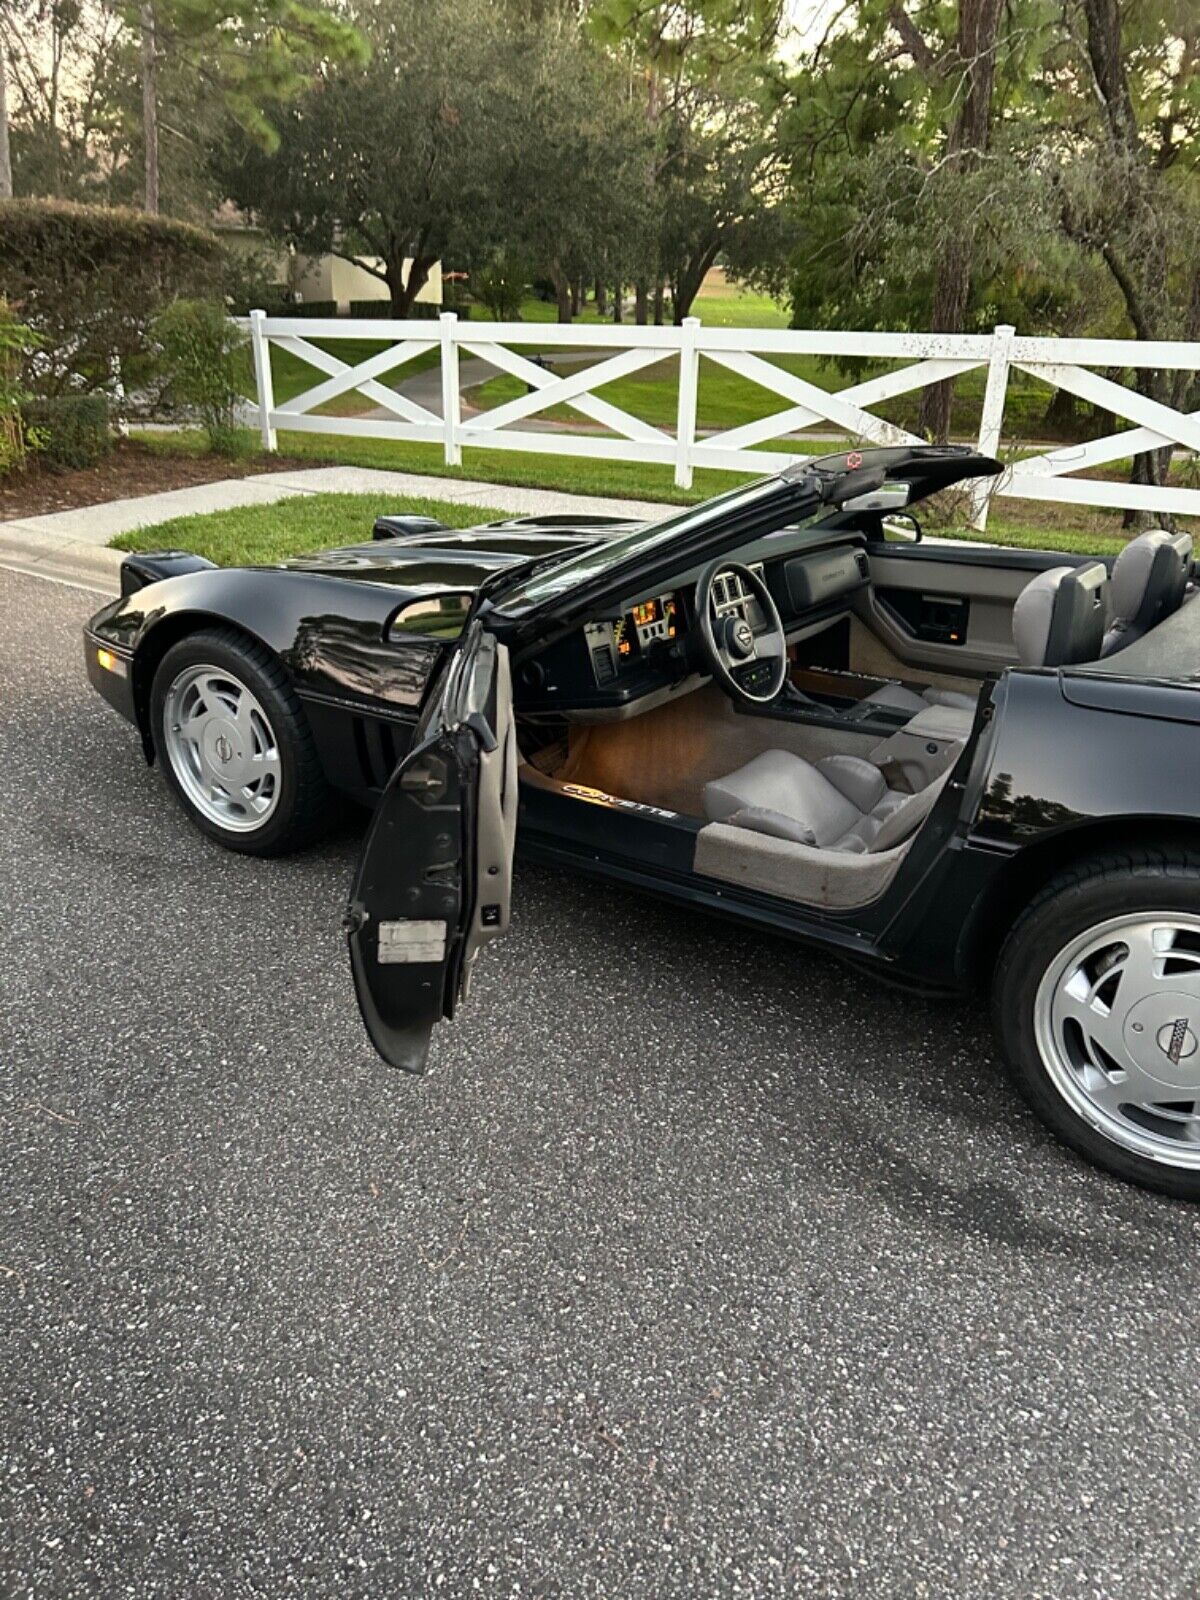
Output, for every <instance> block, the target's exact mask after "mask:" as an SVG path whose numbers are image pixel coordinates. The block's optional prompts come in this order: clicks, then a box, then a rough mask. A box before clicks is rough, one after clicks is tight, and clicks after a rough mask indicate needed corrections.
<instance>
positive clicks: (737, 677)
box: [696, 560, 788, 706]
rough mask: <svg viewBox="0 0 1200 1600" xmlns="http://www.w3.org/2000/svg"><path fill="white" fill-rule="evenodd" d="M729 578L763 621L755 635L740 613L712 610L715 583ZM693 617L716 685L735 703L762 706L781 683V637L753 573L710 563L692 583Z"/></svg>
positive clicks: (767, 596) (731, 565) (773, 609)
mask: <svg viewBox="0 0 1200 1600" xmlns="http://www.w3.org/2000/svg"><path fill="white" fill-rule="evenodd" d="M731 576H732V577H736V578H739V579H740V580H741V585H742V590H743V592H744V593H749V594H750V595H752V596H753V597H754V599H755V600H757V601H758V604H759V607H760V609H761V611H762V613H763V616H764V617H765V618H766V619H767V621H766V627H765V628H763V629H762V630H761V632H759V633H755V631H754V629H753V628H752V627H751V625H750V622H749V619H748V618H746V617H745V616H743V615H742V612H741V611H740V610H737V609H735V608H733V607H726V608H725V609H723V610H722V611H718V610H717V600H716V597H715V595H714V593H713V590H714V587H715V585H716V581H717V579H718V578H720V577H731ZM696 612H697V616H698V617H699V621H700V638H701V640H702V641H703V644H704V652H705V654H706V655H707V657H708V664H709V666H710V668H711V669H712V675H713V677H714V678H715V680H716V681H717V683H719V684H720V686H721V688H722V689H724V690H725V693H726V694H728V695H730V696H732V698H733V699H735V700H745V701H748V702H749V703H750V704H751V705H755V706H762V705H768V704H769V703H770V702H771V701H772V700H774V699H775V697H776V695H778V694H779V692H780V690H781V689H782V688H783V686H784V683H785V682H786V680H787V665H788V661H787V635H786V634H785V633H784V631H783V623H782V622H781V621H780V618H779V611H778V609H777V607H776V605H775V602H774V600H773V599H772V598H771V591H770V590H769V589H768V588H767V586H766V584H765V583H764V582H763V580H762V579H761V578H760V577H759V575H758V573H757V572H751V570H750V568H749V567H743V566H741V565H740V564H739V563H738V562H736V561H725V560H718V561H714V562H713V563H712V565H711V566H709V567H706V568H705V569H704V571H703V572H702V573H701V574H700V580H699V582H698V583H697V584H696Z"/></svg>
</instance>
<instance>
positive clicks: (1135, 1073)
mask: <svg viewBox="0 0 1200 1600" xmlns="http://www.w3.org/2000/svg"><path fill="white" fill-rule="evenodd" d="M1034 1034H1035V1038H1036V1040H1037V1046H1038V1050H1039V1052H1040V1054H1041V1058H1042V1061H1043V1063H1044V1064H1045V1067H1046V1071H1047V1072H1048V1073H1049V1076H1050V1080H1051V1082H1052V1083H1053V1084H1054V1087H1055V1088H1056V1089H1057V1090H1058V1092H1059V1094H1060V1095H1062V1097H1063V1099H1064V1100H1065V1101H1066V1102H1067V1104H1068V1105H1069V1106H1071V1108H1072V1109H1073V1110H1074V1111H1076V1112H1077V1113H1078V1114H1079V1116H1081V1117H1082V1118H1083V1119H1084V1120H1085V1121H1086V1122H1088V1123H1090V1124H1091V1125H1092V1127H1094V1128H1096V1129H1097V1130H1098V1131H1099V1132H1100V1133H1102V1134H1104V1135H1105V1137H1106V1138H1109V1139H1111V1140H1113V1142H1114V1143H1116V1144H1119V1145H1121V1146H1122V1147H1123V1148H1124V1149H1125V1150H1128V1151H1130V1152H1131V1153H1132V1154H1134V1155H1138V1156H1142V1157H1146V1158H1149V1159H1150V1160H1152V1161H1160V1162H1163V1163H1164V1164H1165V1165H1168V1166H1172V1167H1182V1168H1186V1169H1188V1170H1190V1171H1195V1170H1198V1169H1200V916H1191V915H1189V914H1188V913H1186V912H1181V911H1164V912H1162V913H1161V914H1160V915H1156V914H1155V913H1153V912H1146V911H1141V912H1134V913H1132V914H1130V915H1128V916H1122V917H1112V918H1111V919H1110V920H1109V921H1107V922H1103V923H1100V924H1099V925H1098V926H1096V927H1093V928H1089V929H1088V930H1087V932H1086V933H1081V934H1080V935H1079V936H1078V937H1077V938H1075V939H1072V940H1071V942H1070V943H1069V944H1068V945H1067V946H1066V947H1065V948H1064V949H1063V950H1061V951H1060V952H1059V954H1058V955H1057V956H1056V957H1055V959H1054V960H1053V961H1052V962H1051V963H1050V965H1049V967H1048V968H1047V969H1046V975H1045V977H1044V978H1043V979H1042V981H1041V983H1040V984H1039V986H1038V991H1037V998H1036V1000H1035V1002H1034Z"/></svg>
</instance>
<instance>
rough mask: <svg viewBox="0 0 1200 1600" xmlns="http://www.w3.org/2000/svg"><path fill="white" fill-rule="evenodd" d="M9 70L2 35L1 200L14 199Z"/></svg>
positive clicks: (0, 44) (0, 97) (0, 71)
mask: <svg viewBox="0 0 1200 1600" xmlns="http://www.w3.org/2000/svg"><path fill="white" fill-rule="evenodd" d="M7 76H8V69H7V65H6V62H5V51H4V39H3V36H2V35H0V200H11V199H12V192H13V186H12V156H11V155H10V153H9V148H8V85H7V81H6V80H7Z"/></svg>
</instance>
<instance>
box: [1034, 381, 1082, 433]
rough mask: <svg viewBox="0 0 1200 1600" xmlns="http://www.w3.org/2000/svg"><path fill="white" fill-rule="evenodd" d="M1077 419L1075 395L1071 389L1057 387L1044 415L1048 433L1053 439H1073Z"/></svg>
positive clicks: (1044, 423) (1044, 424) (1043, 421)
mask: <svg viewBox="0 0 1200 1600" xmlns="http://www.w3.org/2000/svg"><path fill="white" fill-rule="evenodd" d="M1075 420H1076V413H1075V396H1074V395H1073V394H1072V393H1071V391H1070V390H1069V389H1055V391H1054V392H1053V394H1052V395H1051V396H1050V404H1049V405H1048V406H1047V407H1046V410H1045V412H1044V413H1043V415H1042V427H1043V428H1045V430H1046V433H1047V435H1048V436H1049V437H1050V438H1052V439H1068V440H1069V439H1073V438H1074V436H1075Z"/></svg>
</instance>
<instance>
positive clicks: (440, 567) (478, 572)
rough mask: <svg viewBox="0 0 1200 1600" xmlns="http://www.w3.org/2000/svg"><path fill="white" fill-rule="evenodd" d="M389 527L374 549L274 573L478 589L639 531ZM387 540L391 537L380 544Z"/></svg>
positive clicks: (304, 560)
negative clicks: (510, 571)
mask: <svg viewBox="0 0 1200 1600" xmlns="http://www.w3.org/2000/svg"><path fill="white" fill-rule="evenodd" d="M387 521H388V519H387V518H386V517H381V518H380V519H379V522H378V523H377V524H376V537H375V538H374V539H372V540H371V542H370V543H369V544H351V545H343V546H342V547H340V548H339V549H336V550H321V551H318V552H317V553H316V554H314V555H311V556H294V557H292V558H291V559H290V560H287V561H280V562H276V563H274V567H273V570H275V571H285V572H311V573H319V574H321V575H322V576H324V577H329V578H345V579H347V580H348V581H350V582H359V583H377V584H395V585H397V586H398V587H401V588H405V589H411V590H414V591H418V592H419V591H421V590H428V589H452V590H456V591H461V590H466V589H478V588H479V587H480V585H481V584H482V583H483V582H484V581H485V579H487V578H489V577H490V576H491V575H492V574H493V573H496V572H499V571H502V570H504V569H505V568H514V569H515V568H519V567H523V566H526V565H528V564H529V563H530V562H538V561H544V560H546V559H548V558H552V557H554V556H556V555H560V554H561V555H568V554H573V553H574V552H576V551H579V550H582V549H584V548H586V547H587V546H588V545H591V544H595V543H596V541H597V540H598V539H603V538H605V537H611V536H612V535H613V534H615V533H618V532H627V531H628V530H629V529H630V528H632V527H635V526H636V524H635V523H631V522H617V521H614V520H612V519H609V518H597V519H595V521H591V522H589V521H588V520H587V519H586V518H578V517H575V518H572V519H570V520H569V521H568V520H567V519H566V518H562V519H559V518H556V517H551V518H543V519H533V518H530V519H527V520H525V519H522V520H519V521H512V522H502V523H488V524H486V525H484V526H482V527H479V528H449V529H439V530H437V531H436V532H428V533H417V534H413V533H407V532H406V533H402V534H399V535H398V536H396V537H394V538H389V537H387V535H386V531H384V530H386V526H387ZM380 532H384V536H383V537H380Z"/></svg>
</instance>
